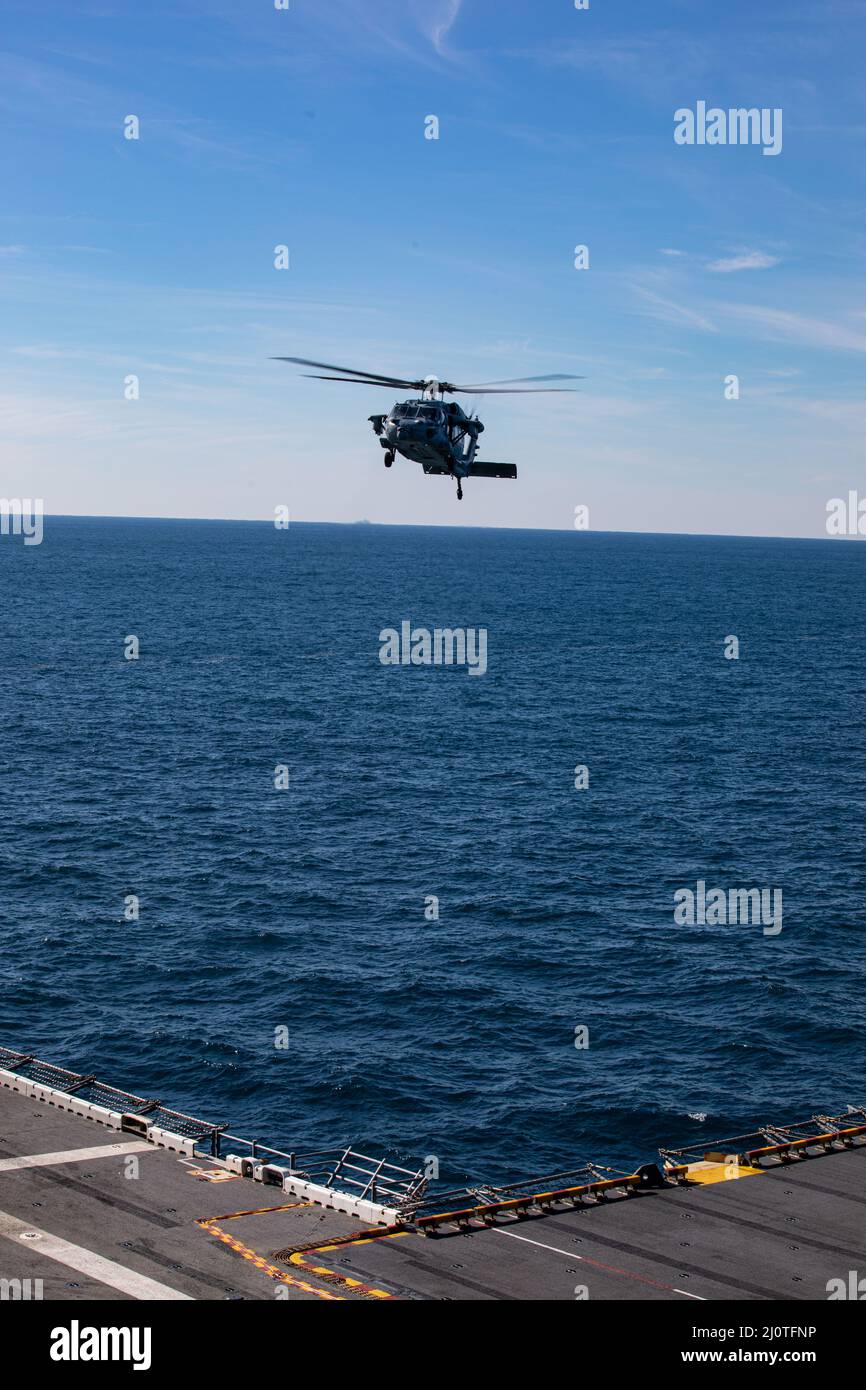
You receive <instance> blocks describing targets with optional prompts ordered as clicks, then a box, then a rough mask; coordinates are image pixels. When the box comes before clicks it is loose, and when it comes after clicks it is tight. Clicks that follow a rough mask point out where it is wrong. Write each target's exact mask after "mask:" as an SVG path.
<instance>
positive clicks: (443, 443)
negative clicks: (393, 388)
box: [369, 399, 484, 478]
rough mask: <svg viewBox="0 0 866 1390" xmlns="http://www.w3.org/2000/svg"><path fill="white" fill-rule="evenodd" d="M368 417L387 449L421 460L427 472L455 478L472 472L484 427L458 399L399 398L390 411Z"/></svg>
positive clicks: (405, 456) (414, 460)
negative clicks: (467, 412) (466, 411)
mask: <svg viewBox="0 0 866 1390" xmlns="http://www.w3.org/2000/svg"><path fill="white" fill-rule="evenodd" d="M369 419H370V422H371V424H372V426H373V429H374V431H375V433H376V434H377V435H378V436H379V443H380V444H381V445H382V448H383V449H384V450H385V451H386V453H390V454H402V455H403V457H404V458H407V459H411V460H412V462H413V463H420V464H421V467H422V468H423V470H424V472H425V473H448V474H450V475H451V477H453V478H466V477H468V476H469V473H470V471H471V467H472V462H473V460H474V458H475V452H476V450H477V448H478V436H479V434H481V432H482V430H483V429H484V426H483V425H482V423H481V421H480V420H478V419H473V418H472V417H470V416H468V415H466V414H465V412H464V411H463V410H462V409H461V407H460V406H459V405H458V404H457V402H456V401H447V402H446V401H434V400H429V399H419V400H409V401H397V402H396V404H395V405H393V406H392V407H391V409H390V411H389V412H388V414H387V415H371V416H370V417H369ZM385 462H386V463H387V462H388V460H387V458H386V460H385Z"/></svg>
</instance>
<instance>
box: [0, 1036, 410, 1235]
mask: <svg viewBox="0 0 866 1390" xmlns="http://www.w3.org/2000/svg"><path fill="white" fill-rule="evenodd" d="M0 1067H2V1068H4V1069H5V1070H6V1071H10V1072H15V1073H16V1074H17V1075H19V1076H21V1077H23V1078H24V1079H25V1080H27V1081H33V1082H35V1083H36V1084H37V1085H39V1086H48V1087H50V1088H51V1089H52V1090H55V1091H61V1092H63V1093H64V1094H65V1095H68V1096H70V1097H74V1098H75V1099H76V1100H83V1101H86V1102H88V1103H90V1104H92V1105H101V1106H104V1107H105V1108H106V1109H107V1110H113V1111H115V1112H119V1113H120V1114H122V1115H134V1116H137V1117H140V1118H141V1119H143V1120H146V1122H147V1124H148V1125H155V1126H156V1127H157V1128H158V1129H163V1130H166V1131H167V1132H168V1133H170V1134H178V1135H181V1136H182V1137H183V1138H185V1139H192V1140H193V1141H194V1143H195V1148H196V1151H197V1152H198V1153H200V1154H202V1155H206V1156H208V1157H211V1158H217V1159H221V1158H224V1157H225V1156H226V1155H227V1154H237V1155H238V1156H239V1157H241V1158H244V1157H248V1158H251V1159H252V1160H253V1161H254V1162H256V1163H263V1164H271V1163H272V1164H274V1165H275V1166H276V1167H286V1168H288V1169H289V1170H290V1171H291V1172H292V1173H293V1175H294V1176H296V1177H298V1178H302V1179H304V1180H306V1181H309V1182H315V1183H319V1184H320V1185H321V1186H323V1187H330V1188H333V1190H334V1191H335V1192H343V1193H347V1194H349V1195H351V1196H354V1197H357V1199H358V1200H359V1201H369V1202H379V1203H381V1204H382V1205H387V1206H395V1207H398V1208H401V1209H402V1207H403V1206H404V1205H405V1204H406V1203H407V1202H409V1201H411V1200H414V1199H417V1198H418V1197H419V1196H420V1194H421V1193H423V1192H424V1190H425V1189H426V1187H427V1180H426V1178H425V1176H424V1174H423V1172H422V1171H421V1170H420V1169H417V1170H416V1169H412V1168H403V1167H401V1166H400V1165H399V1164H397V1163H391V1162H389V1161H388V1159H387V1157H383V1158H371V1157H370V1156H369V1154H362V1153H360V1152H358V1151H357V1150H355V1149H353V1148H351V1147H341V1148H336V1147H335V1148H330V1149H321V1150H318V1151H310V1152H307V1153H297V1152H292V1151H288V1150H284V1149H274V1148H271V1147H270V1146H269V1145H267V1144H263V1143H261V1141H260V1140H258V1139H244V1138H242V1137H241V1136H240V1135H237V1134H229V1133H228V1129H227V1126H226V1125H224V1124H211V1123H209V1122H208V1121H207V1120H198V1119H196V1118H195V1117H194V1116H192V1115H185V1114H184V1113H183V1112H182V1111H180V1110H170V1109H168V1108H167V1107H166V1106H164V1105H163V1104H162V1101H160V1100H153V1099H147V1098H146V1097H145V1096H136V1095H133V1094H132V1092H131V1091H121V1090H119V1089H118V1088H117V1087H116V1086H108V1085H106V1084H105V1082H103V1081H99V1080H98V1079H97V1078H96V1077H95V1076H86V1075H84V1074H83V1073H79V1072H74V1071H68V1070H67V1069H66V1068H65V1067H55V1066H53V1065H52V1064H51V1063H49V1062H42V1061H40V1060H39V1058H38V1057H34V1056H32V1055H31V1054H30V1053H25V1052H13V1051H12V1050H11V1049H10V1048H6V1047H0Z"/></svg>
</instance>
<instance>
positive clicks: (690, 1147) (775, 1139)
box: [659, 1105, 866, 1168]
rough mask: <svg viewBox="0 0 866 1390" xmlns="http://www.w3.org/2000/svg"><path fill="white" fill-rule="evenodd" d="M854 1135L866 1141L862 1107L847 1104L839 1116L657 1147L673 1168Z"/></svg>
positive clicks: (824, 1143) (760, 1154)
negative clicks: (723, 1137) (678, 1146)
mask: <svg viewBox="0 0 866 1390" xmlns="http://www.w3.org/2000/svg"><path fill="white" fill-rule="evenodd" d="M858 1138H863V1139H864V1140H866V1108H864V1107H863V1106H861V1105H849V1106H848V1108H847V1110H846V1111H845V1112H844V1113H843V1114H841V1115H810V1116H809V1118H808V1119H807V1120H793V1121H791V1122H790V1123H786V1124H779V1125H774V1124H766V1125H758V1126H756V1128H755V1129H753V1130H751V1131H750V1132H749V1133H748V1134H734V1135H732V1136H730V1137H729V1138H726V1139H711V1140H707V1139H702V1140H701V1141H700V1143H698V1142H695V1143H692V1144H687V1145H685V1147H683V1148H681V1149H662V1148H660V1149H659V1153H660V1154H661V1156H662V1159H663V1160H664V1162H665V1165H666V1167H668V1168H674V1167H679V1166H682V1165H683V1164H688V1163H698V1162H701V1161H705V1160H708V1159H709V1160H711V1161H712V1160H716V1161H721V1160H722V1159H724V1158H726V1157H735V1158H743V1159H752V1160H757V1159H761V1158H766V1157H772V1156H774V1155H775V1156H777V1157H778V1156H784V1155H785V1154H787V1153H790V1152H791V1151H793V1152H797V1151H800V1152H802V1151H804V1150H808V1149H809V1148H812V1147H816V1146H817V1147H827V1146H828V1145H830V1144H833V1143H837V1142H838V1143H842V1144H847V1143H851V1142H853V1141H854V1140H855V1139H858Z"/></svg>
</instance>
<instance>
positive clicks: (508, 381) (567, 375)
mask: <svg viewBox="0 0 866 1390" xmlns="http://www.w3.org/2000/svg"><path fill="white" fill-rule="evenodd" d="M524 381H586V377H584V376H573V375H572V373H571V372H550V373H548V375H547V376H507V377H503V379H502V380H501V381H478V382H476V383H475V385H473V386H456V387H455V388H454V390H456V391H475V390H480V389H481V388H482V387H486V386H518V385H520V384H521V383H522V382H524Z"/></svg>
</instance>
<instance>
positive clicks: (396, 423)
mask: <svg viewBox="0 0 866 1390" xmlns="http://www.w3.org/2000/svg"><path fill="white" fill-rule="evenodd" d="M271 360H272V361H274V362H293V363H294V364H295V365H296V366H300V367H319V368H321V371H319V372H304V373H303V375H304V376H308V377H313V378H315V379H316V380H317V381H348V382H354V383H355V384H356V385H359V386H390V387H396V388H398V389H400V390H403V391H410V390H411V391H420V392H421V395H420V396H419V397H417V398H416V399H413V400H408V401H397V402H396V404H395V405H392V407H391V409H390V411H388V412H386V413H385V414H382V415H369V416H368V417H367V418H368V419H369V421H370V423H371V425H372V426H373V432H374V434H376V435H377V436H378V439H379V443H380V444H381V446H382V448H383V449H384V451H385V459H384V463H385V467H386V468H390V467H391V465H392V464H393V462H394V459H395V457H396V456H397V454H402V455H403V457H404V458H407V459H411V460H412V462H413V463H420V465H421V467H422V468H423V470H424V472H425V473H428V474H434V473H435V474H445V475H447V476H448V477H450V478H454V479H455V481H456V483H457V501H458V502H460V501H462V500H463V481H464V479H465V478H516V477H517V465H516V464H514V463H493V462H489V461H482V460H480V459H478V458H476V454H477V452H478V436H479V435H480V434H481V433H482V431H483V429H484V426H483V425H482V423H481V421H480V420H479V418H478V416H477V415H467V414H466V413H465V411H464V410H463V408H462V407H461V406H460V405H458V403H457V401H446V400H445V396H446V394H447V395H453V394H454V393H455V392H457V391H460V392H464V393H467V394H469V395H478V396H489V395H511V394H517V393H520V394H528V393H529V392H550V391H573V390H574V387H571V386H526V385H523V383H524V382H534V381H582V380H583V377H577V376H571V375H569V374H566V373H562V372H555V373H553V374H552V375H549V376H516V377H508V378H506V379H505V380H504V381H483V382H480V383H478V384H477V385H475V386H455V385H454V383H453V382H450V381H440V379H439V378H438V377H435V376H425V377H420V378H419V379H417V380H416V381H410V380H404V379H403V378H401V377H396V376H383V375H382V374H381V373H380V372H364V371H358V370H354V369H353V368H351V367H335V366H334V365H333V364H332V363H330V362H312V361H310V359H309V358H307V357H274V358H272V359H271ZM325 373H327V375H325ZM334 373H339V375H334Z"/></svg>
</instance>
